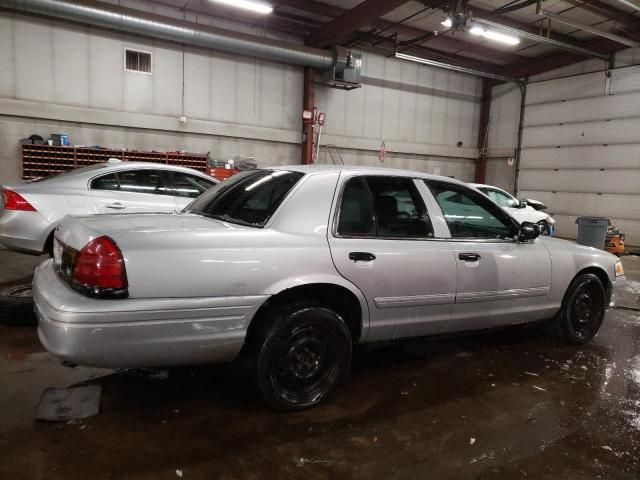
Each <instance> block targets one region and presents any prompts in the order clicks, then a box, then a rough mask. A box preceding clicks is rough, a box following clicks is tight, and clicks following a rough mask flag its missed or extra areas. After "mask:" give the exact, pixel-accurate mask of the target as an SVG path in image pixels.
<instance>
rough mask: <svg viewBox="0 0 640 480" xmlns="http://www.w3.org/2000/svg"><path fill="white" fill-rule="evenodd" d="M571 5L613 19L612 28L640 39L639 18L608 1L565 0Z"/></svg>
mask: <svg viewBox="0 0 640 480" xmlns="http://www.w3.org/2000/svg"><path fill="white" fill-rule="evenodd" d="M566 1H567V2H568V3H570V4H571V5H573V6H576V7H578V8H580V9H582V10H585V11H587V12H591V13H593V14H595V15H598V16H600V17H602V18H604V19H606V20H613V21H614V22H615V23H614V28H616V29H617V30H619V31H621V32H624V33H625V34H626V35H628V36H630V37H631V38H634V39H636V40H640V32H638V29H639V28H640V19H639V18H638V17H635V16H633V15H632V14H630V13H627V12H625V11H624V10H620V9H618V8H615V7H613V6H611V5H609V4H608V3H604V2H601V1H600V0H566Z"/></svg>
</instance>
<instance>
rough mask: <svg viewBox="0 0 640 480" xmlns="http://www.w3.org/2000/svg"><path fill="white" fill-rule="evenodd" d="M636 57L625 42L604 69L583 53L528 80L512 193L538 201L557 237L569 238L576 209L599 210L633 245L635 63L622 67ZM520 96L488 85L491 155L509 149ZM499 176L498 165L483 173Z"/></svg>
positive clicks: (638, 179)
mask: <svg viewBox="0 0 640 480" xmlns="http://www.w3.org/2000/svg"><path fill="white" fill-rule="evenodd" d="M638 61H640V50H639V49H629V50H625V51H623V52H620V53H619V54H618V55H617V56H616V64H617V65H618V66H620V68H617V69H614V70H612V71H611V72H610V75H607V74H606V73H605V72H604V71H602V69H603V62H601V61H596V60H590V61H586V62H582V63H579V64H575V65H571V66H568V67H564V68H562V69H559V70H556V71H553V72H547V73H545V74H543V75H540V76H538V77H537V78H533V79H532V82H531V83H530V84H529V86H528V90H527V105H526V110H525V122H524V125H525V128H524V135H523V152H522V164H521V172H520V192H519V196H521V197H530V198H535V199H538V200H541V201H543V202H545V203H546V204H547V205H548V206H549V211H550V212H551V213H553V215H554V217H555V218H556V220H557V221H558V223H557V234H558V235H560V236H563V237H568V238H575V237H576V235H577V225H575V223H574V222H575V218H576V217H577V216H581V215H586V216H603V217H609V218H611V220H612V222H613V223H614V224H616V225H618V226H620V228H621V229H622V230H623V231H624V232H625V233H626V234H627V243H629V244H630V245H640V67H638V66H627V67H624V65H625V64H632V63H638ZM623 67H624V68H623ZM594 70H600V71H595V72H594ZM497 88H503V89H504V88H506V87H505V86H501V87H497ZM498 94H499V92H498ZM496 97H497V98H496ZM504 102H506V103H507V104H508V105H507V106H506V107H505V105H504ZM519 102H520V95H519V93H518V94H517V95H514V96H513V97H509V96H508V95H507V96H502V97H500V96H499V95H498V96H496V89H494V104H493V105H492V108H497V109H498V111H494V112H492V119H491V120H492V122H491V124H490V132H491V134H490V141H489V150H490V155H491V152H494V153H495V152H500V151H503V150H507V151H508V150H510V149H515V147H516V140H517V138H516V136H515V135H514V130H513V128H516V129H517V122H518V112H519ZM505 111H506V112H508V115H507V116H506V119H505V118H504V117H503V116H502V113H504V112H505ZM509 123H512V124H513V125H515V127H512V128H509V127H508V124H509ZM507 172H508V170H507ZM506 176H508V173H506V172H505V170H504V169H501V170H499V172H498V173H492V175H491V176H490V177H491V178H490V180H492V181H495V183H498V180H499V179H500V178H504V177H506Z"/></svg>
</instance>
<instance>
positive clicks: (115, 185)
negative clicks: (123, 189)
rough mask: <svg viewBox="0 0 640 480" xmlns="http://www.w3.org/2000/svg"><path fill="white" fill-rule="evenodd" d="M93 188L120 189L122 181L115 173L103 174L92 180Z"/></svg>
mask: <svg viewBox="0 0 640 480" xmlns="http://www.w3.org/2000/svg"><path fill="white" fill-rule="evenodd" d="M91 190H120V183H119V182H118V177H116V174H115V173H110V174H108V175H102V176H101V177H97V178H94V179H93V180H91Z"/></svg>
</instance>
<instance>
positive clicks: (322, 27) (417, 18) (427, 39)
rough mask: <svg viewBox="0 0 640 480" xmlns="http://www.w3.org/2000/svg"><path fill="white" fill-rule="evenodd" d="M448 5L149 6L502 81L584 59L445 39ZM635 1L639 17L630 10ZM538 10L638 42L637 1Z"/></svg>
mask: <svg viewBox="0 0 640 480" xmlns="http://www.w3.org/2000/svg"><path fill="white" fill-rule="evenodd" d="M448 1H449V0H423V1H415V0H410V1H406V0H364V1H362V0H324V1H319V0H273V1H272V2H271V3H272V5H273V7H274V10H273V13H272V14H271V15H268V16H261V15H257V14H252V13H245V12H239V11H238V10H237V9H233V8H230V7H225V6H221V5H220V4H216V3H214V2H211V1H210V0H155V3H160V4H164V5H171V6H174V7H179V8H181V9H183V10H185V11H189V12H195V13H206V14H208V15H214V16H218V17H222V18H228V19H233V20H237V21H241V22H243V23H248V24H250V25H254V26H260V27H263V28H266V29H271V30H276V31H282V32H287V33H292V34H295V35H300V36H303V37H304V38H305V41H306V43H307V44H309V45H314V46H321V47H323V46H328V45H333V44H342V45H346V46H349V47H356V48H367V49H376V50H378V51H380V52H381V53H383V54H386V55H393V54H394V52H396V51H401V52H405V53H408V54H411V55H415V56H419V57H422V58H426V59H431V60H437V61H440V62H447V63H450V64H453V65H458V66H463V67H467V68H475V69H479V70H483V71H486V72H490V73H495V74H500V75H503V76H507V77H524V76H528V75H535V74H538V73H542V72H544V71H547V70H551V69H554V68H557V67H559V66H565V65H568V64H570V63H574V62H579V61H581V60H584V59H585V58H588V57H589V56H588V55H584V54H579V53H575V52H570V51H567V50H564V49H560V48H558V47H557V46H554V45H551V44H549V43H546V42H542V41H536V40H531V39H527V38H523V37H520V43H519V44H518V45H505V44H501V43H497V42H494V41H491V40H487V39H484V38H482V37H478V36H475V35H471V34H470V33H468V32H466V31H452V30H451V29H447V28H446V27H444V26H443V25H442V24H441V22H442V21H443V20H444V18H445V16H446V15H445V10H446V9H447V8H448ZM634 1H635V2H637V4H638V9H634V8H633V7H632V6H630V5H632V4H633V2H634ZM468 5H469V8H470V10H471V11H472V12H473V14H474V16H475V17H478V18H485V19H489V20H491V21H493V22H496V23H499V24H502V25H505V26H508V27H511V28H516V29H518V30H521V31H526V32H529V33H534V34H537V35H541V36H543V37H548V38H552V39H554V40H557V41H560V42H562V43H565V44H570V45H575V46H580V47H582V48H584V49H587V50H589V51H592V52H594V53H596V54H600V55H609V54H611V53H614V52H616V51H618V50H622V49H624V48H627V45H624V44H623V43H621V42H616V41H613V40H610V39H607V38H603V37H602V36H599V35H596V34H594V33H593V32H590V31H587V30H585V29H580V28H576V27H573V26H569V25H566V24H564V23H561V22H559V21H556V20H548V19H545V18H543V17H542V16H540V15H538V14H537V13H536V7H537V5H536V3H535V2H532V1H531V0H529V1H527V0H513V1H508V0H471V1H470V2H469V3H468ZM507 7H508V8H507ZM542 8H544V9H545V10H546V11H548V12H550V13H552V14H556V15H560V16H561V17H562V18H564V19H567V20H570V21H571V22H573V23H575V22H578V23H579V24H583V25H587V26H589V27H593V28H596V29H598V30H601V31H604V32H610V33H613V34H616V35H618V36H620V37H623V38H624V39H627V40H629V41H632V42H633V41H636V42H640V0H630V1H625V0H546V1H544V2H543V3H542ZM505 9H506V10H505ZM498 10H499V11H498Z"/></svg>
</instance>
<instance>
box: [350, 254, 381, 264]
mask: <svg viewBox="0 0 640 480" xmlns="http://www.w3.org/2000/svg"><path fill="white" fill-rule="evenodd" d="M375 259H376V256H375V255H374V254H373V253H369V252H349V260H353V261H354V262H371V261H373V260H375Z"/></svg>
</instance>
